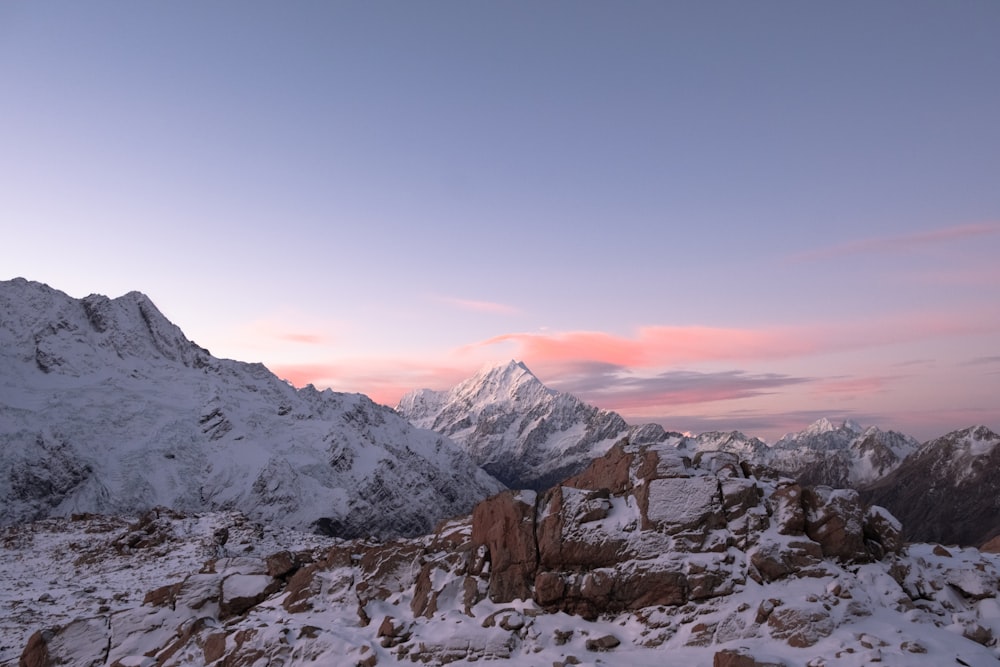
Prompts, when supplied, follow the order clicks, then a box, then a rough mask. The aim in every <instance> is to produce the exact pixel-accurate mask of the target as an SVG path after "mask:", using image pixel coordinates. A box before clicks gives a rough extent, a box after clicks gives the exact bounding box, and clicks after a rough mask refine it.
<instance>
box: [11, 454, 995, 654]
mask: <svg viewBox="0 0 1000 667" xmlns="http://www.w3.org/2000/svg"><path fill="white" fill-rule="evenodd" d="M274 531H275V529H271V528H264V527H262V526H260V525H257V524H254V523H252V522H250V521H247V520H246V519H244V518H242V517H241V515H238V514H231V513H230V514H204V515H192V516H183V515H175V514H173V513H170V512H168V511H159V512H152V513H148V514H146V515H145V516H144V517H143V518H142V519H141V520H138V521H135V522H133V523H130V524H128V523H125V522H123V521H122V520H118V519H109V518H102V517H92V516H83V517H76V518H75V519H74V520H55V519H50V520H47V521H43V522H39V523H31V524H24V525H21V526H17V527H12V528H8V529H7V530H6V532H4V533H3V536H2V539H0V548H2V553H0V576H2V578H3V579H2V581H0V590H2V591H3V592H2V598H0V602H2V605H3V607H2V609H3V613H2V618H3V619H4V621H3V627H2V635H0V643H2V645H3V649H2V653H0V664H4V665H13V664H20V665H24V666H30V667H36V666H42V665H56V664H72V665H111V666H118V667H126V666H129V667H136V666H139V665H143V666H146V665H164V666H166V665H193V664H199V665H200V664H206V665H218V666H222V665H225V666H229V667H234V666H237V665H244V666H250V665H298V664H306V663H310V664H325V665H365V666H371V665H388V664H397V663H404V664H414V663H416V664H428V665H442V664H470V663H476V664H481V663H482V662H487V661H502V662H501V663H500V664H516V665H538V666H541V665H544V666H545V667H548V666H549V665H556V666H564V665H572V664H582V665H599V664H601V665H626V664H627V665H640V666H642V665H649V666H652V665H693V666H705V667H707V666H708V665H713V666H714V667H733V666H738V667H762V666H763V665H786V666H792V665H808V666H810V667H820V666H829V667H833V666H860V665H870V664H882V665H899V666H904V665H905V666H920V665H927V666H930V665H934V666H935V667H938V666H941V665H968V666H974V667H984V666H987V665H996V664H997V659H998V655H1000V654H998V649H997V637H998V636H1000V603H998V600H997V590H998V584H1000V556H998V555H996V554H991V553H984V552H980V551H977V550H975V549H959V548H954V547H953V548H945V547H941V546H936V545H930V544H913V545H905V544H904V543H903V542H902V540H901V526H900V525H899V523H898V522H897V521H896V520H895V519H894V518H893V517H892V516H891V515H889V514H888V513H887V512H886V511H884V510H881V509H879V508H877V507H873V508H871V509H868V510H866V509H865V507H864V505H862V504H861V503H860V502H859V499H858V495H857V494H856V493H855V492H853V491H843V490H831V489H830V488H827V487H816V488H810V487H806V486H801V485H799V484H797V483H795V482H793V481H792V480H790V479H783V478H779V477H773V476H770V475H768V474H767V473H766V472H765V471H763V470H756V471H754V470H751V469H750V467H749V466H747V465H743V464H741V462H740V461H739V459H738V458H737V457H736V456H735V455H733V454H728V453H710V452H703V453H700V454H698V455H695V456H694V457H690V458H689V457H686V456H684V455H683V453H682V452H680V451H678V450H677V449H676V448H675V447H673V446H672V445H637V444H629V443H627V442H622V443H619V444H617V445H615V446H614V447H612V448H611V450H610V451H608V453H607V454H606V455H605V456H604V457H602V458H600V459H598V460H596V461H595V462H594V463H593V464H592V465H591V466H590V467H588V468H587V469H586V470H584V471H583V472H582V473H581V474H579V475H577V476H576V477H573V478H571V479H569V480H566V481H565V482H564V483H563V484H561V485H558V486H555V487H553V488H551V489H549V490H547V491H545V492H542V493H536V492H533V491H520V492H514V491H506V492H503V493H501V494H499V495H496V496H493V497H492V498H489V499H487V500H485V501H483V502H481V503H479V504H478V505H477V506H476V507H475V509H474V510H473V512H472V514H471V515H470V516H466V517H460V518H456V519H452V520H449V521H446V522H444V523H442V524H441V525H440V526H439V527H438V529H437V530H436V532H435V533H434V534H431V535H427V536H424V537H419V538H413V539H400V540H394V541H388V542H372V541H360V540H359V541H351V542H347V541H342V540H332V539H330V538H320V537H317V536H314V535H313V536H305V535H302V534H295V533H290V532H274ZM18 661H19V662H18Z"/></svg>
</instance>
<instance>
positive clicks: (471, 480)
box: [0, 279, 1000, 545]
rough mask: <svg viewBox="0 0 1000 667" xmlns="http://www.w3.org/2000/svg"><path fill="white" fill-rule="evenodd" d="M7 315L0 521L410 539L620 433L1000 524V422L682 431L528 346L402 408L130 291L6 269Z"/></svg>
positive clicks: (601, 447) (0, 333)
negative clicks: (572, 388) (292, 377)
mask: <svg viewBox="0 0 1000 667" xmlns="http://www.w3.org/2000/svg"><path fill="white" fill-rule="evenodd" d="M0 314H2V319H0V525H6V524H13V523H18V522H22V521H26V520H32V519H37V518H44V517H48V516H68V515H70V514H73V513H88V512H90V513H92V512H96V513H108V514H115V513H135V512H137V511H141V510H144V509H147V508H150V507H154V506H157V505H164V506H169V507H172V508H174V509H177V510H181V511H202V510H234V509H235V510H240V511H243V512H246V513H247V514H248V515H250V516H251V517H253V518H254V519H257V520H260V521H267V522H273V523H280V524H282V525H285V526H289V527H298V528H311V529H313V530H317V531H320V532H325V533H327V534H332V535H338V536H345V537H352V536H361V535H374V536H381V537H388V536H395V535H415V534H420V533H425V532H427V531H428V530H430V529H431V528H432V527H433V526H434V525H435V523H436V522H437V521H439V520H440V519H442V518H445V517H449V516H453V515H456V514H461V513H463V512H466V511H468V510H469V509H470V508H471V507H472V506H473V505H474V504H475V503H476V502H477V501H479V500H481V499H483V498H485V497H487V496H489V495H491V494H493V493H496V492H498V491H500V490H502V489H503V488H504V485H505V484H506V485H507V486H510V487H514V488H525V489H534V490H544V489H546V488H548V487H551V486H553V485H555V484H558V483H560V482H561V481H562V480H564V479H566V478H567V477H570V476H572V475H575V474H577V473H579V472H580V471H582V470H583V469H584V468H586V467H587V466H588V465H589V464H590V463H591V461H593V460H594V459H596V458H599V457H601V456H603V455H605V454H606V453H607V452H609V451H610V450H611V449H612V446H613V445H614V444H615V443H617V442H619V441H621V440H623V439H628V441H629V442H630V443H631V444H632V445H634V446H643V445H656V446H659V447H663V446H669V447H673V448H675V449H677V450H678V452H679V453H680V454H681V455H682V456H687V457H689V458H691V459H698V458H700V457H703V456H704V455H705V454H706V453H707V452H719V451H721V452H729V453H731V454H734V455H736V457H737V458H738V459H739V460H741V461H742V463H743V465H745V466H749V467H750V468H753V469H757V470H759V471H760V473H761V474H762V475H765V474H772V473H768V472H766V471H775V472H774V473H773V474H780V475H785V476H788V477H793V478H795V479H796V480H798V481H800V482H801V483H803V484H807V485H825V486H832V487H851V488H855V489H858V490H859V491H860V492H861V493H862V497H863V498H865V499H867V500H869V501H870V502H873V503H876V504H880V505H883V506H885V507H887V508H888V509H889V510H890V511H892V512H893V513H894V514H896V515H897V516H899V517H900V518H902V519H903V520H904V526H905V528H904V529H905V532H906V536H907V537H908V538H909V539H911V540H915V541H926V540H934V541H941V542H946V543H947V542H958V543H961V544H972V545H980V544H983V543H984V542H986V541H987V540H988V539H990V538H992V537H995V536H996V535H998V534H1000V520H998V519H997V516H998V512H997V511H996V510H997V505H996V498H997V497H998V495H1000V488H998V486H1000V483H998V482H997V481H996V480H997V479H1000V476H998V475H997V474H996V471H997V464H998V458H1000V448H998V447H997V444H998V443H1000V436H997V435H996V434H995V433H993V432H992V431H990V430H989V429H988V428H986V427H983V426H978V427H971V428H968V429H964V430H960V431H956V432H953V433H950V434H947V435H944V436H942V437H940V438H936V439H933V440H930V441H928V442H926V443H924V444H922V445H921V444H920V443H918V442H917V441H916V440H914V439H913V438H911V437H909V436H906V435H904V434H901V433H898V432H894V431H882V430H880V429H878V428H875V427H871V428H867V429H864V428H862V427H861V426H859V425H858V424H856V423H854V422H851V421H844V422H841V423H835V422H832V421H830V420H826V419H821V420H819V421H817V422H816V423H814V424H812V425H811V426H809V427H808V428H806V429H804V430H803V431H801V432H799V433H792V434H789V435H786V436H785V437H783V438H781V439H780V440H779V441H778V442H776V443H774V444H773V445H768V444H766V443H764V442H763V441H761V440H759V439H757V438H754V437H750V436H747V435H745V434H743V433H740V432H739V431H731V432H709V433H702V434H699V435H684V434H681V433H676V432H669V431H665V430H664V429H663V428H662V427H661V426H659V425H656V424H644V425H629V424H628V423H627V422H626V421H625V420H624V419H623V418H622V417H621V416H620V415H618V414H616V413H614V412H611V411H608V410H601V409H599V408H596V407H594V406H590V405H587V404H586V403H584V402H582V401H580V400H579V399H577V398H576V397H574V396H572V395H570V394H565V393H561V392H557V391H554V390H552V389H550V388H548V387H546V386H545V385H544V384H543V383H542V382H541V381H539V380H538V378H536V377H535V376H534V375H533V374H532V373H531V372H530V371H529V370H528V368H527V366H525V365H524V364H523V363H521V362H517V361H511V362H509V363H506V364H502V365H499V366H496V367H492V368H486V369H484V370H482V371H481V372H479V373H477V374H476V375H475V376H473V377H471V378H469V379H468V380H466V381H465V382H462V383H460V384H459V385H457V386H456V387H454V388H452V389H450V390H447V391H431V390H427V389H423V390H418V391H414V392H411V393H409V394H407V395H406V396H404V397H403V399H402V400H401V401H400V404H399V406H398V407H397V409H396V410H395V411H394V410H391V409H390V408H387V407H384V406H380V405H377V404H375V403H373V402H372V401H371V400H369V399H368V398H367V397H365V396H363V395H360V394H342V393H335V392H332V391H330V390H326V391H322V392H321V391H318V390H316V389H315V388H313V387H311V386H310V387H306V388H304V389H295V388H293V387H292V386H290V385H289V384H288V383H286V382H284V381H282V380H280V379H278V378H277V377H276V376H274V375H273V374H272V373H270V372H269V371H268V370H267V369H266V368H265V367H264V366H262V365H260V364H248V363H242V362H238V361H231V360H224V359H217V358H215V357H213V356H212V355H211V354H210V353H209V352H208V351H207V350H205V349H203V348H201V347H199V346H198V345H196V344H194V343H192V342H191V341H190V340H188V339H187V338H186V337H185V336H184V334H183V333H182V331H181V330H180V329H179V328H178V327H176V326H175V325H174V324H172V323H171V322H169V321H168V320H167V319H166V318H165V317H164V316H163V315H162V314H161V313H160V312H159V310H157V309H156V307H155V306H154V305H153V304H152V302H151V301H150V300H149V299H148V298H147V297H145V296H144V295H142V294H140V293H138V292H131V293H129V294H126V295H125V296H122V297H120V298H117V299H109V298H107V297H104V296H99V295H91V296H89V297H86V298H84V299H74V298H71V297H69V296H67V295H66V294H64V293H62V292H59V291H57V290H55V289H52V288H50V287H48V286H46V285H43V284H40V283H35V282H29V281H27V280H23V279H15V280H12V281H7V282H0ZM404 418H405V419H404ZM407 420H408V421H407Z"/></svg>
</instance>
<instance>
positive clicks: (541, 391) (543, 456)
mask: <svg viewBox="0 0 1000 667" xmlns="http://www.w3.org/2000/svg"><path fill="white" fill-rule="evenodd" d="M396 410H397V411H398V412H399V413H400V414H401V415H403V416H404V417H405V418H406V419H408V420H409V421H410V423H412V424H414V425H415V426H419V427H421V428H429V429H432V430H434V431H436V432H438V433H441V434H443V435H446V436H448V437H450V438H452V439H453V440H455V441H456V442H458V443H459V444H460V445H462V446H463V447H464V448H465V450H466V451H467V452H468V453H469V455H470V456H471V457H472V459H473V460H474V461H476V463H478V464H479V465H480V466H482V467H483V469H484V470H486V471H487V472H488V473H490V474H491V475H493V476H494V477H496V478H497V479H499V480H500V481H502V482H503V483H504V484H506V485H507V486H509V487H511V488H524V489H544V488H547V487H549V486H551V485H552V484H555V483H557V482H558V481H560V480H562V479H564V478H565V477H568V476H570V475H572V474H575V473H577V472H579V471H580V470H582V469H583V468H585V467H586V466H587V465H588V464H589V463H590V462H591V461H592V460H593V459H594V458H596V457H598V456H600V455H602V454H604V453H605V452H606V451H608V450H609V449H610V448H611V446H612V445H613V444H614V443H615V442H617V441H618V440H620V439H621V438H623V437H625V436H631V437H632V439H633V440H636V441H637V442H662V441H664V440H666V439H667V438H669V437H670V436H671V435H673V436H676V437H678V438H679V437H680V434H668V433H666V432H664V431H663V429H662V428H661V427H659V426H657V425H645V426H643V427H636V428H633V427H630V426H629V425H628V424H626V423H625V420H624V419H622V417H621V416H620V415H618V414H617V413H615V412H611V411H608V410H601V409H598V408H595V407H593V406H590V405H587V404H586V403H584V402H583V401H581V400H580V399H578V398H576V397H575V396H572V395H570V394H564V393H560V392H558V391H555V390H553V389H550V388H548V387H546V386H545V385H544V384H542V383H541V382H540V381H539V380H538V378H537V377H535V376H534V375H533V374H532V373H531V371H530V370H528V367H527V366H525V365H524V364H523V363H521V362H517V361H511V362H509V363H507V364H503V365H500V366H496V367H492V368H486V369H483V370H482V371H480V372H479V373H477V374H476V375H474V376H473V377H471V378H469V379H468V380H465V381H464V382H462V383H460V384H458V385H456V386H455V387H453V388H452V389H450V390H447V391H432V390H430V389H419V390H416V391H413V392H410V393H408V394H406V395H405V396H403V398H402V399H400V402H399V405H398V406H397V408H396Z"/></svg>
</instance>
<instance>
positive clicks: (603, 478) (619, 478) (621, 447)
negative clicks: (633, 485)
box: [562, 439, 633, 494]
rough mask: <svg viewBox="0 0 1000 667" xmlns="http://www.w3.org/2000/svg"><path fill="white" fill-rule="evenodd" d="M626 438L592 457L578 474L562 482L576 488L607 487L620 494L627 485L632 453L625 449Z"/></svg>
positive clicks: (596, 488) (594, 488)
mask: <svg viewBox="0 0 1000 667" xmlns="http://www.w3.org/2000/svg"><path fill="white" fill-rule="evenodd" d="M627 444H628V439H625V440H621V441H619V442H617V443H615V444H614V446H612V447H611V449H609V450H608V451H607V453H606V454H605V455H604V456H602V457H600V458H598V459H594V461H593V463H591V464H590V465H589V466H587V468H586V469H585V470H584V471H583V472H581V473H580V474H578V475H576V476H574V477H570V478H569V479H567V480H566V481H565V482H563V483H562V485H563V486H569V487H573V488H576V489H590V490H595V491H596V490H598V489H607V490H608V491H610V492H611V493H613V494H622V493H624V492H625V490H626V489H627V488H628V487H629V468H630V467H631V465H632V459H633V455H632V454H630V453H628V452H626V451H625V445H627Z"/></svg>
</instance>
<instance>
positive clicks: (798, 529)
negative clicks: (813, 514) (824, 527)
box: [770, 484, 806, 535]
mask: <svg viewBox="0 0 1000 667" xmlns="http://www.w3.org/2000/svg"><path fill="white" fill-rule="evenodd" d="M770 504H771V514H772V517H771V518H772V521H773V522H774V525H775V526H777V528H778V532H779V533H781V534H782V535H802V534H803V533H805V532H806V513H805V510H804V509H803V508H802V487H801V486H799V485H798V484H786V485H785V486H780V487H778V488H777V489H775V490H774V493H772V494H771V498H770Z"/></svg>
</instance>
